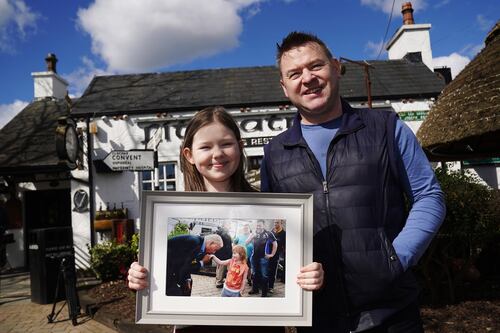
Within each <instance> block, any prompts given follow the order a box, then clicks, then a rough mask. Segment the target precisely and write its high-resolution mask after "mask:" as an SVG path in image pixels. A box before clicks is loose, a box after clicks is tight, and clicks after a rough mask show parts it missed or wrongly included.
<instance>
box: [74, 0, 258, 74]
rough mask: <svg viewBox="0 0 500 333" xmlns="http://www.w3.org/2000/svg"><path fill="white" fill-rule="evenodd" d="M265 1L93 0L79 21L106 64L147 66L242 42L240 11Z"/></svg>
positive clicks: (120, 67) (115, 67) (126, 67)
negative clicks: (239, 39) (239, 40)
mask: <svg viewBox="0 0 500 333" xmlns="http://www.w3.org/2000/svg"><path fill="white" fill-rule="evenodd" d="M262 1H263V0H210V1H206V0H190V1H185V0H169V1H164V0H142V1H135V0H95V1H94V2H93V3H92V4H91V5H90V6H89V7H88V8H83V9H82V8H81V9H79V10H78V24H79V26H80V27H81V28H82V29H83V30H84V31H86V32H87V33H88V34H89V35H90V37H91V39H92V52H93V53H94V54H96V55H98V56H100V57H101V58H102V59H103V60H104V61H105V62H106V63H107V65H108V70H110V71H128V72H130V71H147V70H151V69H156V68H162V67H165V66H169V65H172V64H178V63H186V62H189V61H190V60H192V59H195V58H199V57H207V56H210V55H213V54H216V53H220V52H223V51H226V50H230V49H232V48H234V47H236V46H238V37H239V35H240V33H241V31H242V29H243V26H242V18H241V16H240V15H241V12H242V11H244V10H245V9H247V8H250V9H252V8H255V7H252V6H256V5H258V3H260V2H262ZM253 10H255V9H253Z"/></svg>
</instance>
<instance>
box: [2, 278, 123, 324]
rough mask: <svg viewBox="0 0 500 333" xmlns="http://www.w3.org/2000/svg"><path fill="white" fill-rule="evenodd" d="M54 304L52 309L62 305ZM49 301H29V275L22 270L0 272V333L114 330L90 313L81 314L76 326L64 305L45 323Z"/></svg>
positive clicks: (49, 309)
mask: <svg viewBox="0 0 500 333" xmlns="http://www.w3.org/2000/svg"><path fill="white" fill-rule="evenodd" d="M64 303H65V302H64V301H60V302H58V303H57V304H56V312H57V311H58V310H59V309H61V307H62V306H63V305H64ZM52 306H53V304H37V303H33V302H31V290H30V275H29V273H26V272H21V273H10V274H2V275H0V332H2V333H18V332H19V333H21V332H22V333H25V332H26V333H28V332H29V333H31V332H37V333H38V332H40V333H45V332H55V333H63V332H64V333H66V332H69V333H94V332H95V333H115V332H116V330H113V329H111V328H109V327H107V326H105V325H103V324H101V323H99V322H98V321H96V320H93V319H92V318H91V317H90V316H87V315H85V314H81V315H80V316H78V318H77V323H78V324H77V325H76V326H73V324H72V322H71V320H70V319H69V314H68V308H67V306H64V308H62V310H61V312H60V313H59V314H58V315H57V316H56V317H55V320H54V322H53V323H49V322H48V320H47V316H48V315H49V314H50V313H51V312H52Z"/></svg>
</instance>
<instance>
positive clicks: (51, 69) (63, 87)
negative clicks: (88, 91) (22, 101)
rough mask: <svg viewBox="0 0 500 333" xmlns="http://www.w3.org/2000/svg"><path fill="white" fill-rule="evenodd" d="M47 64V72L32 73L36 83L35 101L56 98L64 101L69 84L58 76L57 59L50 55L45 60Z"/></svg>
mask: <svg viewBox="0 0 500 333" xmlns="http://www.w3.org/2000/svg"><path fill="white" fill-rule="evenodd" d="M45 62H46V63H47V71H46V72H35V73H31V76H32V77H33V80H34V82H35V99H43V98H47V97H50V98H56V99H63V98H64V97H65V96H66V94H67V91H68V82H67V81H66V80H64V79H63V78H62V77H60V76H59V75H58V74H57V71H56V63H57V58H56V55H55V54H53V53H49V54H48V55H47V58H45Z"/></svg>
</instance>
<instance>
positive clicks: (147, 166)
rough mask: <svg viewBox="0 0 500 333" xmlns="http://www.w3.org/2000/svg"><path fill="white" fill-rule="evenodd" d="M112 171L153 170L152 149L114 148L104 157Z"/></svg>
mask: <svg viewBox="0 0 500 333" xmlns="http://www.w3.org/2000/svg"><path fill="white" fill-rule="evenodd" d="M104 163H105V164H106V165H107V166H108V167H109V168H110V169H111V170H113V171H145V170H154V151H152V150H114V151H112V152H111V153H109V154H108V155H107V156H106V158H105V159H104Z"/></svg>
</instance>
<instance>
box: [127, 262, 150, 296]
mask: <svg viewBox="0 0 500 333" xmlns="http://www.w3.org/2000/svg"><path fill="white" fill-rule="evenodd" d="M147 277H148V270H147V269H146V268H144V267H142V266H141V265H139V264H138V263H137V262H133V263H132V265H130V268H129V270H128V276H127V280H128V287H129V288H130V289H134V290H142V289H144V288H147V286H148V281H147V280H146V278H147Z"/></svg>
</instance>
